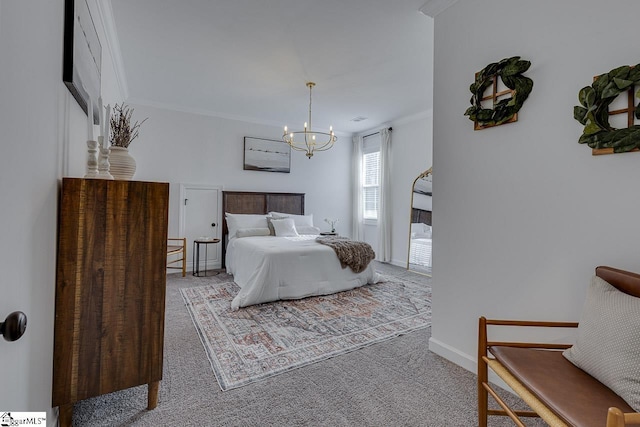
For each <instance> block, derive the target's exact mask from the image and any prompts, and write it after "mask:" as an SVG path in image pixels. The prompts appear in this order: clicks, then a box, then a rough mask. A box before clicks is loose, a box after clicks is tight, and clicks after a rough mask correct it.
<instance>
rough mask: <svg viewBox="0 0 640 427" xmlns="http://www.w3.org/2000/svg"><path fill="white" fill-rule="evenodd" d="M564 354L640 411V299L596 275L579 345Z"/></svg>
mask: <svg viewBox="0 0 640 427" xmlns="http://www.w3.org/2000/svg"><path fill="white" fill-rule="evenodd" d="M563 355H564V357H565V358H566V359H567V360H569V361H570V362H571V363H573V364H574V365H576V366H577V367H578V368H580V369H582V370H583V371H585V372H587V373H588V374H589V375H591V376H592V377H594V378H595V379H597V380H598V381H600V382H601V383H602V384H604V385H606V386H607V387H609V388H610V389H611V390H613V391H614V392H615V393H616V394H617V395H618V396H620V397H621V398H623V399H624V400H625V401H626V402H627V403H628V404H629V406H631V407H632V408H633V409H634V410H636V411H640V359H639V356H638V355H640V298H636V297H633V296H631V295H627V294H625V293H624V292H621V291H619V290H618V289H616V288H615V287H613V286H611V285H610V284H609V283H607V282H606V281H604V280H602V279H601V278H600V277H597V276H593V278H592V279H591V285H590V286H589V288H588V289H587V300H586V302H585V305H584V308H583V311H582V315H581V317H580V324H579V326H578V335H577V338H576V343H575V344H574V345H573V347H571V348H569V349H567V350H566V351H564V353H563Z"/></svg>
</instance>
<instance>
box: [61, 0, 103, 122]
mask: <svg viewBox="0 0 640 427" xmlns="http://www.w3.org/2000/svg"><path fill="white" fill-rule="evenodd" d="M64 15H65V16H64V56H63V65H62V80H63V81H64V83H65V84H66V85H67V88H68V89H69V91H70V92H71V93H72V94H73V97H74V98H75V99H76V101H77V102H78V104H79V105H80V107H81V108H82V109H83V110H84V112H85V113H87V114H88V112H87V106H88V104H89V99H91V100H92V107H93V108H92V109H93V121H94V123H98V122H99V111H98V109H99V108H100V107H99V106H98V97H99V96H100V80H101V70H102V46H101V45H100V39H99V38H98V33H97V32H96V27H95V25H94V23H93V18H92V17H91V12H90V10H89V5H88V4H87V0H65V11H64Z"/></svg>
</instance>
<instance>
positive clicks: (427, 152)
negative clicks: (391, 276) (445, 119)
mask: <svg viewBox="0 0 640 427" xmlns="http://www.w3.org/2000/svg"><path fill="white" fill-rule="evenodd" d="M432 126H433V123H432V117H431V111H429V112H428V113H425V114H423V115H420V116H418V117H414V118H412V119H410V120H402V121H398V122H395V123H393V133H392V146H393V154H392V157H393V162H392V166H391V168H392V169H391V192H392V204H393V208H392V209H393V210H392V215H393V225H392V227H391V258H392V261H391V262H392V263H393V264H396V265H400V266H402V267H406V266H407V260H408V258H407V256H408V254H409V224H410V220H411V192H412V190H413V181H414V180H415V179H416V178H417V177H418V175H420V174H421V173H422V172H424V171H426V170H427V169H429V168H430V167H431V166H432V165H433V140H432V137H433V132H432Z"/></svg>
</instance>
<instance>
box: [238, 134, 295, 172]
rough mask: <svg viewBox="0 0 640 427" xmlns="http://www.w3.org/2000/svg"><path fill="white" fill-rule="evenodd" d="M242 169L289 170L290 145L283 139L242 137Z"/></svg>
mask: <svg viewBox="0 0 640 427" xmlns="http://www.w3.org/2000/svg"><path fill="white" fill-rule="evenodd" d="M244 170H253V171H265V172H283V173H289V172H291V147H289V145H287V144H286V143H285V142H284V141H278V140H274V139H264V138H252V137H249V136H245V137H244Z"/></svg>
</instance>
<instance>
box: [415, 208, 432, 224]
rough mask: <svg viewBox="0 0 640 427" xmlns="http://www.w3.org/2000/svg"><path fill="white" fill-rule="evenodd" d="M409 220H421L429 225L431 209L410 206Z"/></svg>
mask: <svg viewBox="0 0 640 427" xmlns="http://www.w3.org/2000/svg"><path fill="white" fill-rule="evenodd" d="M411 222H412V223H413V222H421V223H423V224H427V225H431V211H425V210H422V209H417V208H411Z"/></svg>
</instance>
